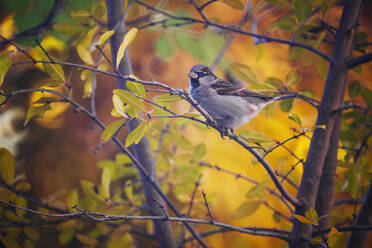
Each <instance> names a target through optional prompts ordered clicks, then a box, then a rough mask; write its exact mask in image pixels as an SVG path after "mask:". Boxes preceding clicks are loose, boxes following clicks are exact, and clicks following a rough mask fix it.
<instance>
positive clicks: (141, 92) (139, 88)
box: [126, 75, 146, 97]
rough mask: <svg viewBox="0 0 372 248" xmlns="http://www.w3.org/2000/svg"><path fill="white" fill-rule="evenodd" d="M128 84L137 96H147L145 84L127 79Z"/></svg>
mask: <svg viewBox="0 0 372 248" xmlns="http://www.w3.org/2000/svg"><path fill="white" fill-rule="evenodd" d="M131 77H133V76H132V75H131ZM126 84H127V87H128V89H130V90H131V91H132V92H133V93H134V94H136V95H137V96H140V97H146V90H145V87H144V86H143V84H140V83H137V82H133V81H129V80H128V81H127V83H126Z"/></svg>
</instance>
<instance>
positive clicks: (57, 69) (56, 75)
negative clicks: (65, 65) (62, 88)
mask: <svg viewBox="0 0 372 248" xmlns="http://www.w3.org/2000/svg"><path fill="white" fill-rule="evenodd" d="M43 68H44V70H45V72H46V73H48V74H49V76H51V78H53V79H54V80H56V81H59V82H64V81H65V73H64V71H63V69H62V66H61V65H58V64H51V63H43Z"/></svg>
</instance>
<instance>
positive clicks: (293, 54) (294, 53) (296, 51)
mask: <svg viewBox="0 0 372 248" xmlns="http://www.w3.org/2000/svg"><path fill="white" fill-rule="evenodd" d="M303 51H305V49H303V48H300V47H291V48H290V49H289V56H288V58H289V60H292V61H295V60H298V59H300V58H301V56H302V53H303Z"/></svg>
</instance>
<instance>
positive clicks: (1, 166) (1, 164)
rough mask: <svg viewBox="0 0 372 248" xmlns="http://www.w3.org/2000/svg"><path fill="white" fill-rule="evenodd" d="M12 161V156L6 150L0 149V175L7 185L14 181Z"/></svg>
mask: <svg viewBox="0 0 372 248" xmlns="http://www.w3.org/2000/svg"><path fill="white" fill-rule="evenodd" d="M14 173H15V167H14V159H13V156H12V154H11V153H10V152H9V151H8V150H7V149H6V148H2V147H1V148H0V175H1V177H2V178H3V179H4V181H5V182H6V183H7V184H11V183H13V180H14Z"/></svg>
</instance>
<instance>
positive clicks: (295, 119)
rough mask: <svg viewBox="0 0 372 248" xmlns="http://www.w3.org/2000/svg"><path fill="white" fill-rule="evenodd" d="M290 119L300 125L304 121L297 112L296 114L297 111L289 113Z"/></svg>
mask: <svg viewBox="0 0 372 248" xmlns="http://www.w3.org/2000/svg"><path fill="white" fill-rule="evenodd" d="M288 119H290V120H292V121H294V122H296V123H297V124H298V125H300V126H301V124H302V121H301V119H300V117H299V116H298V115H297V114H295V113H289V115H288Z"/></svg>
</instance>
